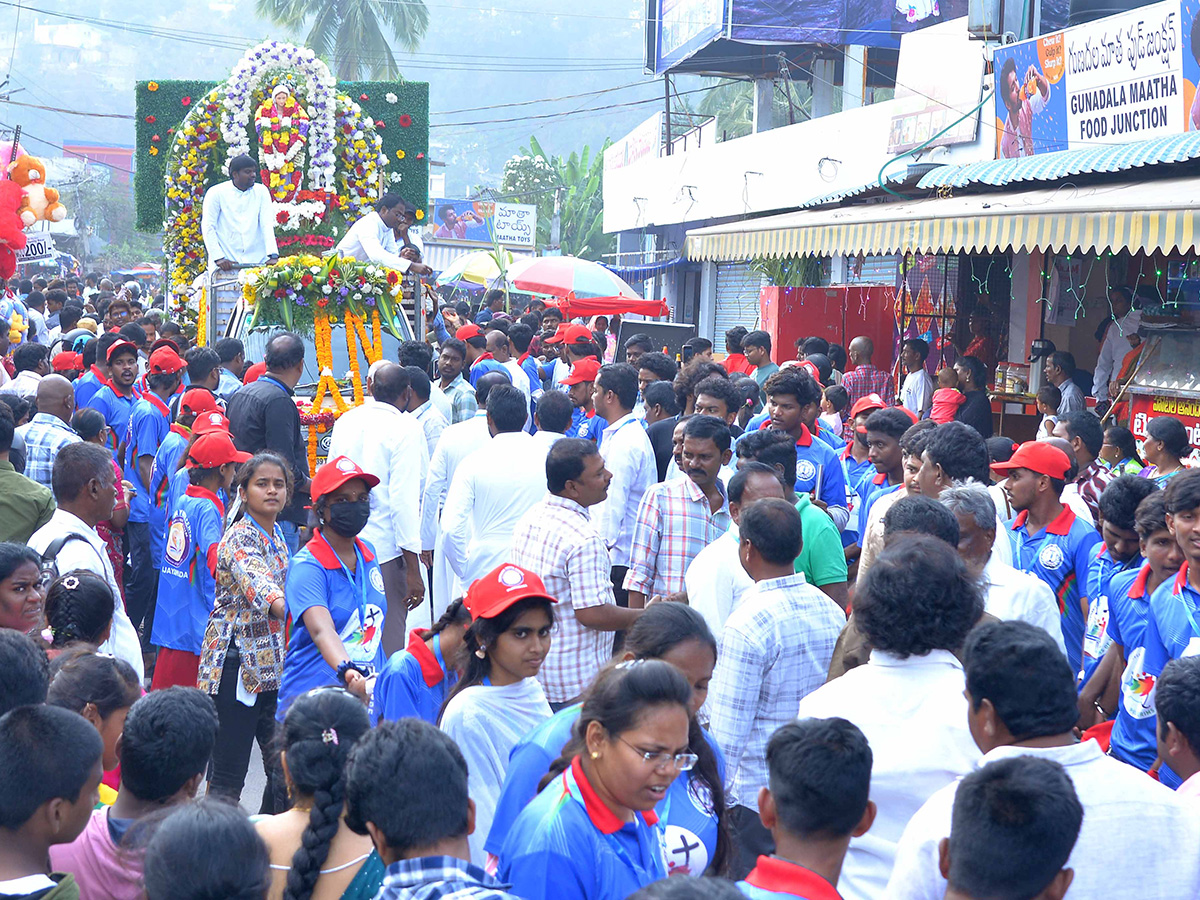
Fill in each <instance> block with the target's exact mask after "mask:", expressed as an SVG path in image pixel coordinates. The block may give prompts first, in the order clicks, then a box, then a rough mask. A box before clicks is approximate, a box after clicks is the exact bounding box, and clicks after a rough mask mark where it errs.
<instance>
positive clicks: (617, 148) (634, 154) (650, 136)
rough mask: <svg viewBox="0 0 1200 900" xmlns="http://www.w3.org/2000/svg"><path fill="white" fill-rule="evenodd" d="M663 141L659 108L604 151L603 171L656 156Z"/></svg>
mask: <svg viewBox="0 0 1200 900" xmlns="http://www.w3.org/2000/svg"><path fill="white" fill-rule="evenodd" d="M662 143H663V114H662V110H659V111H658V112H656V113H655V114H654V115H652V116H651V117H650V118H648V119H647V120H646V121H645V122H643V123H642V124H641V125H639V126H637V128H635V129H633V131H631V132H629V134H627V135H625V137H623V138H621V139H620V140H619V141H614V142H613V143H612V144H611V145H610V146H609V147H607V148H606V149H605V151H604V171H605V172H606V173H607V172H611V171H614V170H615V169H623V168H625V167H626V166H630V165H633V164H634V163H635V162H637V161H638V160H639V159H646V158H647V157H653V158H657V157H658V155H659V151H660V150H661V149H662Z"/></svg>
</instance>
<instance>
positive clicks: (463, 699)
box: [438, 563, 557, 868]
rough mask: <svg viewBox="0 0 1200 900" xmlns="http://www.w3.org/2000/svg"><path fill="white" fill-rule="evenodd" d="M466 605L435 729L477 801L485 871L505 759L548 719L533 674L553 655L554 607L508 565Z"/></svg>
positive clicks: (475, 838) (475, 857)
mask: <svg viewBox="0 0 1200 900" xmlns="http://www.w3.org/2000/svg"><path fill="white" fill-rule="evenodd" d="M463 602H464V604H465V606H466V608H467V611H468V612H470V614H471V627H470V628H468V629H467V631H466V634H465V636H464V641H463V648H462V650H461V651H460V653H459V660H460V664H459V669H460V671H461V672H462V676H461V678H460V680H459V682H458V684H457V685H456V686H455V688H454V690H453V692H452V693H451V694H450V697H449V698H448V699H447V700H446V705H445V706H444V707H443V708H442V713H441V721H440V722H439V723H438V724H439V726H440V727H441V729H442V731H444V732H446V734H448V735H450V737H452V738H453V739H454V741H455V743H457V744H458V746H459V749H461V750H462V754H463V757H465V758H466V761H467V772H468V782H467V784H468V788H469V790H470V793H471V799H472V800H474V801H475V831H474V833H473V834H472V835H471V836H470V838H469V844H470V847H471V862H473V863H474V864H475V865H477V866H480V867H481V868H482V867H483V866H484V864H485V863H486V862H487V853H486V851H485V850H484V846H483V845H484V841H485V840H486V839H487V836H488V831H489V830H490V829H491V825H492V815H493V814H494V813H495V810H496V801H497V799H499V796H500V786H501V785H502V784H503V783H504V772H505V770H506V769H507V768H508V758H509V754H510V753H511V752H512V748H513V747H514V746H515V745H516V743H517V741H519V740H521V738H523V737H525V735H527V734H528V733H529V732H531V731H533V729H535V728H536V727H537V726H538V725H540V724H541V723H542V722H544V721H545V720H546V719H548V718H550V704H549V703H548V702H547V700H546V694H545V693H544V692H543V691H542V686H541V684H539V683H538V680H537V674H538V671H539V670H540V669H541V667H542V663H543V662H544V661H545V659H546V654H547V653H549V652H550V632H551V631H552V630H553V628H554V610H553V604H554V603H555V602H557V601H556V600H555V599H554V598H553V597H551V596H550V595H549V594H547V593H546V586H545V585H544V584H543V583H542V579H540V578H539V577H538V576H537V575H535V574H534V573H533V572H530V571H528V570H527V569H522V568H521V567H520V566H515V565H512V564H511V563H505V564H503V565H500V566H497V567H496V568H495V569H493V570H492V571H490V572H488V573H487V574H486V575H484V576H483V577H482V578H478V579H476V580H475V581H474V582H473V583H472V584H471V587H470V589H469V590H468V591H467V596H466V598H465V599H464V601H463Z"/></svg>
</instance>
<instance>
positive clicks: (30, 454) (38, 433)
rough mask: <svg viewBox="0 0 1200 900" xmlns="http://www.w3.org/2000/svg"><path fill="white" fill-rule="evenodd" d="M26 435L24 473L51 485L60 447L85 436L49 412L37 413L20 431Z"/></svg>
mask: <svg viewBox="0 0 1200 900" xmlns="http://www.w3.org/2000/svg"><path fill="white" fill-rule="evenodd" d="M21 434H22V436H23V437H24V438H25V477H26V478H32V479H33V480H34V481H36V482H37V483H38V484H40V485H43V486H44V487H51V484H50V474H51V472H53V471H54V460H55V459H56V458H57V457H58V451H59V450H61V449H62V448H63V447H65V446H67V444H75V443H78V442H79V441H81V440H82V438H81V437H80V436H79V435H78V434H76V433H75V429H73V428H72V427H71V426H70V425H68V424H67V423H66V422H64V421H63V420H62V419H60V418H59V417H58V416H53V415H51V414H50V413H38V414H37V415H36V416H34V417H33V418H32V419H30V420H29V424H28V425H26V426H24V430H23V431H22V432H21Z"/></svg>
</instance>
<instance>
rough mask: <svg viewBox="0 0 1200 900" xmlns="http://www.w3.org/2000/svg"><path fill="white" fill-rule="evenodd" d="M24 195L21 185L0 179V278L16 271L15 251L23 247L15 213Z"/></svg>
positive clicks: (20, 230)
mask: <svg viewBox="0 0 1200 900" xmlns="http://www.w3.org/2000/svg"><path fill="white" fill-rule="evenodd" d="M23 202H24V197H23V196H22V195H21V187H20V185H18V184H16V183H15V182H12V181H0V279H7V278H11V277H12V276H13V273H15V272H16V271H17V251H18V250H24V249H25V243H26V240H27V239H26V237H25V232H24V231H23V230H22V229H23V227H24V225H23V223H22V222H21V217H20V215H19V214H18V213H17V210H18V209H20V207H21V204H22V203H23Z"/></svg>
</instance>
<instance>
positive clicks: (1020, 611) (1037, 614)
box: [983, 554, 1067, 656]
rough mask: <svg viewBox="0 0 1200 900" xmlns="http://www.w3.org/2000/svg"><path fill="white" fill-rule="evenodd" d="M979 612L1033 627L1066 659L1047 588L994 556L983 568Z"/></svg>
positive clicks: (1058, 616)
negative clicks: (1049, 639)
mask: <svg viewBox="0 0 1200 900" xmlns="http://www.w3.org/2000/svg"><path fill="white" fill-rule="evenodd" d="M983 610H984V612H987V613H991V614H992V615H993V616H995V617H996V618H997V619H1001V620H1003V621H1006V622H1007V621H1013V620H1017V621H1021V622H1028V623H1029V624H1030V625H1036V626H1037V627H1038V628H1041V629H1043V630H1044V631H1045V632H1046V633H1047V634H1048V635H1050V637H1052V638H1054V643H1056V644H1058V649H1059V650H1061V651H1062V652H1063V656H1066V654H1067V645H1066V644H1065V643H1063V636H1062V617H1061V614H1060V613H1059V611H1058V601H1057V600H1055V599H1054V592H1053V591H1052V590H1050V586H1049V585H1048V584H1046V582H1044V581H1042V579H1040V578H1038V577H1037V576H1036V575H1030V574H1029V573H1028V572H1022V571H1021V570H1020V569H1014V568H1013V567H1012V566H1010V565H1008V564H1007V563H1005V562H1004V561H1003V560H1000V559H997V558H996V556H995V555H994V554H993V555H992V558H991V559H989V560H988V561H987V565H986V566H984V567H983Z"/></svg>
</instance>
